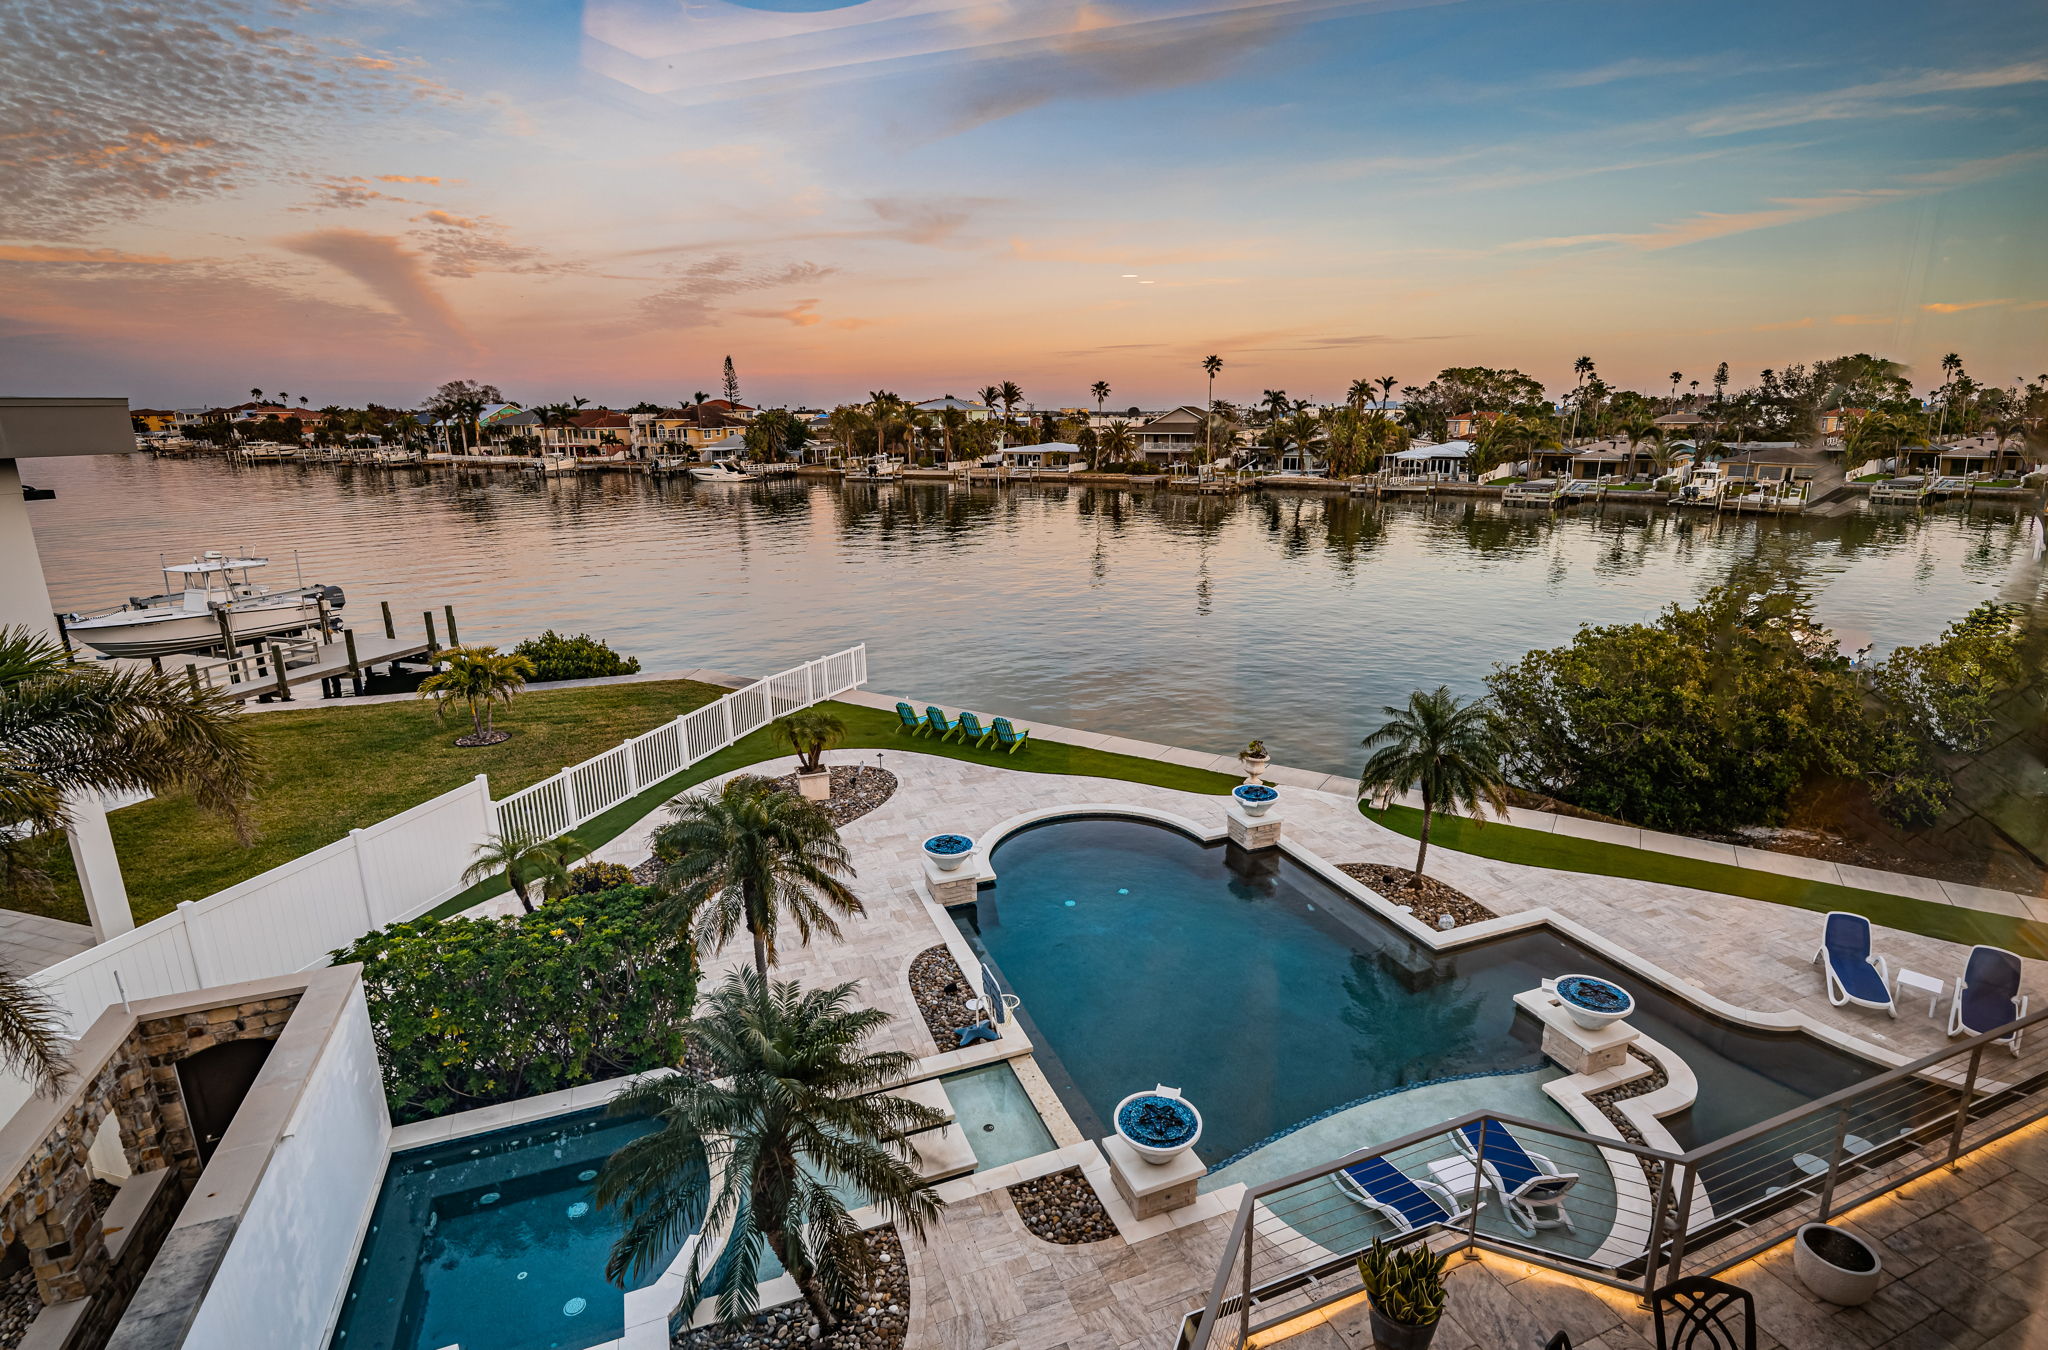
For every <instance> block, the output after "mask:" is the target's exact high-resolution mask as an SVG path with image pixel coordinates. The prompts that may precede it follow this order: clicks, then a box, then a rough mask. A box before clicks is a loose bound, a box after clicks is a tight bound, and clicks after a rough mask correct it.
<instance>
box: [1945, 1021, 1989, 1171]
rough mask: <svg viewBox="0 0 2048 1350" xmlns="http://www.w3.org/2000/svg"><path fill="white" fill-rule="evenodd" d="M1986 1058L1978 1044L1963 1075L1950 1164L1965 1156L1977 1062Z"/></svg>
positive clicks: (1974, 1090)
mask: <svg viewBox="0 0 2048 1350" xmlns="http://www.w3.org/2000/svg"><path fill="white" fill-rule="evenodd" d="M1983 1058H1984V1047H1983V1046H1981V1045H1980V1046H1978V1047H1977V1048H1976V1049H1974V1050H1972V1051H1971V1052H1970V1069H1969V1072H1968V1073H1965V1074H1964V1075H1963V1095H1962V1097H1961V1098H1960V1099H1959V1100H1958V1101H1957V1102H1956V1128H1955V1130H1954V1132H1953V1133H1951V1134H1950V1135H1949V1138H1948V1165H1949V1166H1950V1167H1955V1166H1957V1160H1958V1159H1959V1158H1961V1157H1962V1156H1963V1128H1964V1127H1965V1126H1966V1125H1968V1124H1969V1123H1970V1103H1971V1102H1972V1101H1974V1100H1975V1099H1976V1096H1977V1064H1978V1062H1979V1061H1980V1060H1982V1059H1983Z"/></svg>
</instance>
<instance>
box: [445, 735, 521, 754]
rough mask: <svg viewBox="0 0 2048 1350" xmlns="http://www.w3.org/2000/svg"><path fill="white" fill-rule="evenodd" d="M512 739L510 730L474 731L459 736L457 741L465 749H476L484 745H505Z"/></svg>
mask: <svg viewBox="0 0 2048 1350" xmlns="http://www.w3.org/2000/svg"><path fill="white" fill-rule="evenodd" d="M511 739H512V733H511V732H509V731H485V732H475V731H472V732H470V733H469V734H468V735H467V736H457V737H456V738H455V743H456V744H457V745H459V746H461V747H462V748H463V749H465V750H474V749H476V748H477V747H479V746H484V745H503V744H504V743H505V742H506V741H509V740H511Z"/></svg>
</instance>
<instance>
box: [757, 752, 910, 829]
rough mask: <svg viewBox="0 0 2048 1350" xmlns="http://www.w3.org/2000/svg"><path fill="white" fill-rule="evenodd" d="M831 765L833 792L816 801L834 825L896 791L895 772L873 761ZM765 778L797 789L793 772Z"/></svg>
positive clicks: (861, 813) (787, 788) (785, 788)
mask: <svg viewBox="0 0 2048 1350" xmlns="http://www.w3.org/2000/svg"><path fill="white" fill-rule="evenodd" d="M831 769H832V795H831V796H830V797H827V798H826V799H825V800H824V801H822V802H819V803H817V805H818V806H820V807H822V808H823V809H824V812H825V814H826V815H828V816H830V817H831V818H832V823H833V824H834V825H844V824H846V823H847V822H848V821H852V820H859V819H860V818H861V817H862V816H864V815H866V814H867V813H868V812H870V811H872V810H874V809H875V808H876V807H878V806H880V805H881V804H882V803H883V802H886V801H888V800H889V798H891V797H893V796H895V795H896V775H895V774H893V773H890V772H889V771H888V770H887V769H878V768H876V767H875V766H874V765H872V764H858V765H847V764H835V765H832V766H831ZM768 782H769V784H770V785H771V786H773V787H778V788H780V789H782V790H783V791H784V792H795V791H796V775H795V774H793V773H786V774H784V775H782V777H780V778H771V779H769V780H768Z"/></svg>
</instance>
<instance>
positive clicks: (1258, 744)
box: [1237, 741, 1272, 783]
mask: <svg viewBox="0 0 2048 1350" xmlns="http://www.w3.org/2000/svg"><path fill="white" fill-rule="evenodd" d="M1237 762H1238V763H1240V764H1242V765H1244V771H1245V780H1244V781H1245V782H1247V783H1256V782H1258V781H1259V775H1260V774H1262V773H1264V772H1265V771H1266V765H1268V764H1270V763H1271V762H1272V761H1271V760H1269V759H1268V758H1267V757H1266V743H1265V742H1264V741H1253V742H1252V743H1251V744H1250V745H1247V746H1246V747H1245V748H1244V749H1242V750H1240V751H1238V752H1237Z"/></svg>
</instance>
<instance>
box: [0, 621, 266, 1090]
mask: <svg viewBox="0 0 2048 1350" xmlns="http://www.w3.org/2000/svg"><path fill="white" fill-rule="evenodd" d="M258 776H259V771H258V766H257V759H256V750H255V746H254V744H253V743H252V742H251V740H250V738H249V734H248V723H247V721H246V720H245V719H243V718H242V717H241V716H240V714H239V710H238V708H237V706H236V704H235V702H234V700H232V699H230V698H229V697H227V695H225V694H222V693H219V692H216V691H214V690H211V689H194V688H192V687H191V686H190V685H188V684H187V683H186V682H185V681H183V680H177V679H172V678H171V677H169V676H165V675H158V674H156V673H154V672H152V671H148V670H126V671H118V672H117V671H114V670H110V669H108V668H107V667H105V666H100V665H88V664H86V663H84V662H81V661H78V660H76V659H75V658H73V656H72V655H71V653H69V652H67V651H65V650H64V648H63V646H62V645H61V644H59V643H58V642H57V641H56V640H55V639H53V638H50V637H48V636H46V635H44V634H42V633H38V632H36V631H35V630H33V629H30V628H27V627H0V821H6V822H8V824H9V825H10V826H18V827H20V828H9V829H0V901H5V902H7V903H10V904H18V903H20V902H22V901H25V900H26V899H28V898H29V897H30V896H31V895H35V894H38V893H41V892H43V891H45V890H47V888H48V885H49V878H48V876H47V875H46V874H45V873H44V872H43V871H42V869H41V868H40V867H39V866H38V865H37V857H38V853H37V848H38V845H37V843H36V842H35V841H36V840H37V839H38V837H39V836H43V835H47V834H50V833H53V832H54V831H57V830H61V829H63V828H65V825H66V823H67V821H68V820H69V813H68V812H67V810H66V808H65V802H66V800H67V799H70V798H74V797H79V796H84V795H87V794H92V793H103V792H120V791H133V790H138V789H139V790H147V791H150V792H154V793H159V794H163V795H169V794H170V793H172V792H176V791H180V790H183V791H189V792H191V793H192V795H193V796H194V798H195V799H197V801H198V802H199V804H200V805H201V806H203V807H206V808H207V809H209V810H213V811H217V812H220V813H222V814H225V815H227V816H228V817H229V818H230V819H232V820H233V821H234V822H235V823H236V827H237V829H238V830H244V832H245V827H244V825H243V819H242V815H241V812H242V806H243V803H244V802H245V801H246V800H247V798H248V796H249V793H250V791H251V790H252V788H253V787H254V786H255V783H256V781H257V778H258ZM61 1029H62V1023H61V1021H60V1020H59V1018H58V1017H57V1015H56V1012H55V1010H54V1009H53V1008H52V1007H51V1005H50V1004H49V1003H48V1002H47V1001H45V1000H44V998H43V996H42V995H41V994H40V993H39V992H38V991H36V990H35V989H34V988H33V987H32V986H29V985H27V984H26V983H24V982H22V981H21V980H19V979H18V978H17V977H15V976H13V975H10V974H8V973H6V972H5V971H4V969H0V1063H4V1064H7V1065H9V1066H10V1067H12V1068H14V1069H16V1070H18V1071H20V1072H21V1073H22V1074H23V1075H24V1076H26V1077H29V1078H31V1079H33V1080H35V1081H37V1082H38V1083H41V1084H46V1085H48V1084H54V1083H56V1082H57V1081H58V1080H59V1079H61V1078H62V1076H63V1074H64V1072H65V1049H64V1046H63V1043H62V1041H61V1039H60V1035H61Z"/></svg>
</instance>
